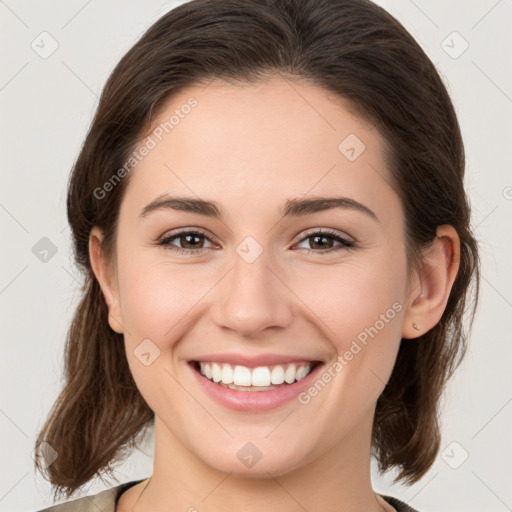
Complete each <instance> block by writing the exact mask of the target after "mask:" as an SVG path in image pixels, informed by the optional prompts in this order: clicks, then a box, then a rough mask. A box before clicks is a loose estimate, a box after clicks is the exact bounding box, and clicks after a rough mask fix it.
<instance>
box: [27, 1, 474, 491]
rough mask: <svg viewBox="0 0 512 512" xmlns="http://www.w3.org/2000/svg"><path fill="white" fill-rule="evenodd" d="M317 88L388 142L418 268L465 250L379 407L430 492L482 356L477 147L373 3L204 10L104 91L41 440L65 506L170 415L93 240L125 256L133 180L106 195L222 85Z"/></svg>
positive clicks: (378, 446) (417, 56)
mask: <svg viewBox="0 0 512 512" xmlns="http://www.w3.org/2000/svg"><path fill="white" fill-rule="evenodd" d="M276 74H279V75H281V76H285V75H286V76H287V77H289V79H301V80H308V81H310V82H311V83H312V84H314V85H317V86H319V87H322V88H324V89H326V90H328V91H331V92H334V93H335V94H337V95H338V97H340V98H343V99H345V100H348V104H349V105H350V106H351V107H352V108H353V109H354V111H355V112H357V113H358V114H359V115H361V116H362V117H363V118H365V119H367V120H369V121H371V122H372V123H374V124H375V125H376V126H377V128H378V129H379V131H380V133H381V135H382V137H383V138H384V140H385V141H386V143H387V144H386V145H387V148H388V154H387V163H388V167H389V170H390V172H391V175H392V179H393V183H394V186H395V189H396V191H397V193H398V194H399V196H400V198H401V201H402V205H403V208H404V213H405V218H406V222H405V224H406V225H405V234H406V248H407V256H408V260H407V261H408V271H409V275H411V272H412V269H413V268H415V269H419V264H420V262H421V256H420V255H421V252H420V249H421V248H423V247H425V246H427V245H428V244H429V243H431V242H432V240H433V239H434V237H435V233H436V228H437V227H438V226H440V225H443V224H450V225H452V226H453V227H454V228H455V229H456V231H457V233H458V235H459V237H460V267H459V271H458V274H457V276H456V279H455V282H454V284H453V287H452V289H451V292H450V296H449V300H448V303H447V306H446V309H445V311H444V313H443V316H442V318H441V320H440V321H439V322H438V323H437V325H436V326H435V327H433V328H432V329H431V330H429V331H428V332H426V333H425V334H423V335H422V336H420V337H419V338H418V339H417V340H414V341H409V340H405V341H404V340H402V342H401V346H400V349H399V353H398V357H397V360H396V364H395V367H394V369H393V373H392V375H391V378H390V380H389V382H388V384H387V386H386V387H385V389H384V391H383V393H382V395H381V396H380V397H379V399H378V402H377V408H376V414H375V419H374V428H373V441H372V447H373V450H374V455H375V456H376V458H377V461H378V464H379V469H380V471H386V470H389V469H391V468H396V469H397V470H398V476H397V478H396V479H395V481H397V480H403V481H404V482H406V483H409V484H410V483H414V482H415V481H417V480H418V479H419V478H420V477H421V476H423V475H424V474H425V472H426V471H427V470H428V469H429V467H430V466H431V465H432V463H433V461H434V459H435V457H436V455H437V453H438V451H439V445H440V433H439V425H438V413H439V411H438V403H439V399H440V397H441V394H442V391H443V389H444V386H445V383H446V381H447V379H448V378H449V377H450V376H451V374H452V373H453V371H454V370H455V368H456V367H457V366H458V364H459V363H460V360H461V359H462V356H463V355H464V352H465V350H466V343H467V341H466V340H467V334H466V331H465V329H464V327H463V315H464V310H465V307H466V301H467V294H468V292H469V288H470V284H471V282H472V280H473V279H474V281H475V284H476V290H475V300H474V303H473V309H472V314H471V324H470V326H472V324H473V319H474V315H475V310H476V304H477V300H478V290H479V279H480V271H479V265H480V264H479V256H478V250H477V242H476V240H475V238H474V237H473V235H472V233H471V229H470V225H469V223H470V207H469V203H468V200H467V197H466V194H465V190H464V185H463V178H464V166H465V163H464V148H463V143H462V138H461V134H460V129H459V125H458V122H457V118H456V115H455V111H454V108H453V105H452V102H451V100H450V98H449V95H448V93H447V91H446V89H445V87H444V85H443V83H442V81H441V79H440V76H439V74H438V73H437V71H436V69H435V67H434V65H433V64H432V62H431V61H430V60H429V58H428V57H427V55H426V54H425V53H424V52H423V50H422V49H421V48H420V46H419V45H418V44H417V43H416V41H415V40H414V39H413V38H412V36H411V35H410V34H409V33H408V32H407V31H406V30H405V28H404V27H403V26H402V25H401V24H400V23H399V22H398V21H397V20H395V18H393V17H392V16H391V15H390V14H388V13H387V12H386V11H385V10H384V9H382V8H380V7H378V6H377V5H375V4H373V3H372V2H370V1H368V0H214V1H212V0H193V1H191V2H188V3H185V4H182V5H180V6H178V7H176V8H175V9H173V10H171V11H170V12H168V13H167V14H165V15H164V16H163V17H161V18H160V19H159V20H158V21H157V22H156V23H155V24H154V25H153V26H151V27H150V28H149V29H148V30H147V31H146V33H145V34H144V35H143V36H142V38H141V39H140V40H139V41H138V42H137V43H136V44H135V45H134V46H133V47H132V48H131V49H130V50H129V51H128V53H127V54H126V55H125V56H124V57H123V58H122V59H121V61H120V62H119V63H118V65H117V66H116V68H115V69H114V71H113V72H112V74H111V75H110V77H109V78H108V81H107V83H106V85H105V87H104V90H103V93H102V95H101V99H100V102H99V105H98V109H97V111H96V114H95V117H94V119H93V121H92V124H91V127H90V129H89V132H88V134H87V137H86V139H85V142H84V144H83V147H82V149H81V151H80V154H79V156H78V159H77V160H76V162H75V164H74V168H73V170H72V174H71V176H70V181H69V189H68V202H67V208H68V220H69V223H70V225H71V229H72V232H73V243H74V253H75V258H76V261H77V263H78V265H79V266H80V267H81V270H82V272H83V275H84V284H83V288H82V292H83V297H82V299H81V302H80V304H79V306H78V307H77V309H76V313H75V315H74V318H73V321H72V324H71V327H70V330H69V333H68V337H67V341H66V354H65V385H64V388H63V390H62V392H61V394H60V396H59V397H58V399H57V400H56V402H55V404H54V406H53V408H52V411H51V412H50V414H49V417H48V419H47V421H46V423H45V425H44V427H43V428H42V429H41V431H40V433H39V436H38V438H37V441H36V446H38V445H39V444H40V443H42V442H43V441H46V442H47V443H49V445H50V446H51V447H52V448H53V449H54V450H56V451H57V453H58V458H57V459H56V460H55V461H54V462H53V463H52V464H51V465H49V466H48V467H47V468H44V467H43V465H42V463H41V461H40V460H39V458H38V459H37V460H36V467H37V469H38V470H39V471H41V472H43V471H46V473H47V475H45V477H46V478H47V479H48V480H49V481H50V482H51V483H52V484H53V486H54V492H55V494H54V495H55V496H56V495H58V494H64V495H65V496H67V497H70V496H71V495H72V494H73V493H74V492H75V491H76V490H77V489H78V488H79V487H81V486H83V485H84V484H85V483H87V482H88V481H89V480H90V479H92V478H93V477H94V476H100V478H101V475H102V474H103V473H105V472H109V473H111V472H112V471H113V470H112V467H111V464H112V463H113V462H118V461H120V460H122V459H123V457H124V456H125V453H127V452H128V451H129V450H130V449H132V448H133V447H135V446H136V445H137V441H138V439H140V436H141V435H142V433H143V432H144V430H145V428H146V427H148V425H150V424H151V423H152V422H153V421H154V412H153V411H152V410H151V409H150V408H149V406H148V405H147V404H146V402H145V401H144V399H143V398H142V396H141V394H140V393H139V391H138V389H137V387H136V385H135V382H134V380H133V378H132V375H131V372H130V369H129V366H128V363H127V358H126V354H125V349H124V343H123V336H122V335H120V334H117V333H115V332H113V331H112V330H111V329H110V327H109V324H108V320H107V306H106V304H105V301H104V297H103V295H102V293H101V289H100V287H99V285H98V283H97V281H96V279H95V277H94V274H93V272H92V270H91V264H90V261H89V253H88V241H89V234H90V231H91V228H92V227H93V226H99V227H100V228H102V229H103V231H104V234H105V238H104V246H103V247H104V250H105V252H106V254H107V255H108V256H109V257H111V255H112V254H113V251H115V238H116V229H117V220H118V214H119V207H120V204H121V201H122V198H123V191H124V190H125V188H126V186H127V183H128V182H129V179H130V175H127V176H126V177H124V178H123V179H122V180H120V182H119V183H118V184H117V185H116V186H115V187H113V188H112V190H111V191H109V194H108V198H107V199H106V200H103V199H99V198H98V197H97V195H96V194H95V193H94V191H95V190H98V189H100V188H102V187H103V185H104V184H105V183H106V182H107V181H108V180H109V179H110V178H111V177H112V175H113V174H114V172H115V171H116V170H117V169H120V168H121V167H122V166H123V164H124V163H125V162H126V160H127V157H128V155H129V154H130V153H131V152H132V151H133V149H134V147H135V146H136V143H137V141H138V140H140V138H141V134H143V133H145V130H147V129H148V127H149V126H151V118H152V116H153V115H156V114H157V113H158V112H159V109H161V108H162V106H163V104H164V102H166V101H167V100H168V99H169V98H171V97H172V95H173V94H175V93H177V92H179V91H180V90H182V89H184V88H186V87H187V86H191V85H197V84H199V83H207V81H208V80H210V79H213V78H221V79H225V80H231V81H233V82H240V83H243V82H246V83H252V82H255V81H257V80H264V79H265V78H268V77H271V76H273V75H274V76H275V75H276Z"/></svg>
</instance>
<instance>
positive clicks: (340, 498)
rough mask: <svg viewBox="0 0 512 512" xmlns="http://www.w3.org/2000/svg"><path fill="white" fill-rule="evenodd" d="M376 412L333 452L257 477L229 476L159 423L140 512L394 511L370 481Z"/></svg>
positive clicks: (138, 502) (136, 509) (136, 511)
mask: <svg viewBox="0 0 512 512" xmlns="http://www.w3.org/2000/svg"><path fill="white" fill-rule="evenodd" d="M372 412H373V411H370V413H369V416H368V418H367V420H366V421H365V422H364V427H362V426H361V424H359V425H358V428H357V429H353V431H351V432H350V433H349V434H348V435H347V436H345V437H344V438H343V439H342V441H341V442H339V443H338V444H337V445H335V446H333V447H332V448H331V449H329V450H328V451H327V452H325V453H323V454H322V455H320V456H318V457H317V458H316V459H314V460H311V461H309V462H308V463H307V464H305V465H303V466H301V467H298V468H295V469H293V470H292V471H289V472H286V473H284V474H278V473H277V472H273V473H272V472H266V475H267V476H266V477H262V478H254V477H246V476H240V475H236V474H235V473H233V472H232V473H224V472H221V471H217V470H216V469H215V468H212V467H211V466H209V465H207V464H205V463H204V462H203V461H202V460H201V459H199V458H198V457H196V456H195V455H194V454H193V453H191V452H190V451H189V450H188V449H187V448H186V447H185V446H184V445H183V444H182V443H180V442H179V440H178V439H177V438H176V437H175V436H174V435H173V434H172V433H171V432H170V431H169V430H168V429H167V428H166V426H165V425H164V424H163V423H162V422H161V421H160V420H159V419H158V417H157V418H156V420H155V457H154V468H153V475H152V476H151V479H150V481H149V483H148V485H147V486H146V487H145V488H144V490H143V492H142V494H141V495H139V497H138V499H137V500H136V505H135V506H134V507H133V510H134V512H146V511H149V510H151V511H153V512H164V511H165V512H174V511H190V512H197V511H200V512H216V511H219V510H238V509H240V504H241V503H243V510H244V512H256V511H258V512H259V511H261V510H265V512H296V511H297V510H308V511H309V512H316V511H322V512H331V511H332V512H340V511H343V512H356V511H357V512H359V511H361V510H365V511H368V512H382V511H383V510H386V511H393V510H394V509H393V507H391V506H390V505H389V504H387V503H385V502H384V501H383V500H382V498H380V497H377V496H376V495H375V493H374V492H373V489H372V486H371V477H370V441H371V421H372V419H373V415H372V414H371V413H372Z"/></svg>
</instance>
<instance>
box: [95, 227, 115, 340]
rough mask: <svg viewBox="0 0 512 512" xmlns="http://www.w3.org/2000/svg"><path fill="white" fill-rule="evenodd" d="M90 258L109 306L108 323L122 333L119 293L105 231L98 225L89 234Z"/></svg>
mask: <svg viewBox="0 0 512 512" xmlns="http://www.w3.org/2000/svg"><path fill="white" fill-rule="evenodd" d="M89 259H90V262H91V267H92V271H93V273H94V275H95V277H96V279H97V280H98V283H99V285H100V288H101V291H102V293H103V297H104V299H105V302H106V304H107V307H108V323H109V325H110V328H111V329H112V330H113V331H115V332H117V333H119V334H121V333H123V326H122V322H121V311H120V307H119V293H118V289H117V284H116V279H115V276H114V271H113V267H112V265H111V263H110V262H109V261H107V258H106V256H105V252H104V251H103V232H102V231H101V229H100V228H99V227H97V226H94V227H93V228H92V229H91V233H90V235H89Z"/></svg>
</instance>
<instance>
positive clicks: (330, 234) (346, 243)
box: [158, 229, 356, 255]
mask: <svg viewBox="0 0 512 512" xmlns="http://www.w3.org/2000/svg"><path fill="white" fill-rule="evenodd" d="M184 235H197V236H200V237H204V238H206V239H207V240H208V241H209V242H210V243H212V244H213V243H214V242H213V241H212V240H211V239H210V237H209V236H207V235H206V233H203V232H202V231H194V230H191V231H178V232H177V233H171V234H170V235H168V236H165V237H164V238H162V239H161V240H160V241H159V242H158V245H159V246H163V247H164V249H166V250H170V251H175V252H178V253H180V254H195V255H198V254H202V253H203V252H204V251H206V250H208V249H209V248H208V247H202V248H200V249H183V248H182V247H176V246H173V245H171V244H170V242H171V240H174V239H175V238H179V237H181V236H184ZM314 235H321V236H324V237H326V238H332V239H334V240H335V241H337V242H340V243H341V244H342V245H341V246H338V247H335V248H332V249H329V250H327V251H320V250H316V249H304V250H305V251H306V252H307V253H308V254H311V253H314V254H326V253H328V254H330V253H333V252H338V251H340V250H343V249H345V250H352V249H354V248H355V247H356V243H355V242H352V241H351V240H347V239H345V238H343V237H342V236H340V235H339V234H338V233H337V232H336V231H332V230H330V229H318V230H316V231H311V232H309V233H307V234H306V235H305V236H304V237H303V238H302V239H301V240H299V241H298V242H297V243H301V242H304V241H305V240H307V239H308V238H311V237H313V236H314Z"/></svg>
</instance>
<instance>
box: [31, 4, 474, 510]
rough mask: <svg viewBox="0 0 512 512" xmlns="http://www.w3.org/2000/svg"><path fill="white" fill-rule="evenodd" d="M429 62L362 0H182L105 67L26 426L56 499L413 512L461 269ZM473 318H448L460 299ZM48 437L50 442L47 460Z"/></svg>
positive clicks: (455, 137) (464, 226)
mask: <svg viewBox="0 0 512 512" xmlns="http://www.w3.org/2000/svg"><path fill="white" fill-rule="evenodd" d="M463 177H464V150H463V143H462V140H461V135H460V130H459V126H458V123H457V119H456V116H455V113H454V109H453V106H452V103H451V101H450V98H449V96H448V94H447V91H446V89H445V87H444V86H443V84H442V81H441V79H440V78H439V75H438V73H437V71H436V69H435V67H434V66H433V64H432V63H431V61H430V60H429V59H428V57H427V56H426V55H425V53H424V52H423V51H422V50H421V48H420V47H419V45H418V44H417V43H416V42H415V41H414V39H413V38H412V37H411V36H410V35H409V34H408V33H407V31H406V30H405V29H404V28H403V27H402V26H401V25H400V24H399V23H398V22H397V21H396V20H395V19H394V18H393V17H392V16H390V15H389V14H388V13H386V12H385V11H384V10H383V9H382V8H380V7H378V6H376V5H375V4H373V3H371V2H369V1H366V0H267V1H263V0H218V1H215V2H213V1H208V0H193V1H191V2H189V3H186V4H183V5H180V6H179V7H177V8H175V9H173V10H172V11H170V12H169V13H167V14H166V15H164V16H163V17H162V18H161V19H160V20H159V21H157V22H156V23H155V24H154V25H153V26H152V27H151V28H150V29H149V30H148V31H147V32H146V33H145V34H144V35H143V37H142V38H141V39H140V40H139V41H138V42H137V43H136V44H135V46H134V47H133V48H132V49H131V50H130V51H129V52H128V53H127V54H126V55H125V56H124V57H123V59H122V60H121V61H120V63H119V64H118V65H117V67H116V68H115V70H114V71H113V73H112V74H111V76H110V77H109V79H108V81H107V84H106V86H105V88H104V91H103V94H102V96H101V100H100V104H99V106H98V110H97V112H96V115H95V118H94V120H93V123H92V126H91V128H90V131H89V133H88V134H87V138H86V140H85V143H84V145H83V148H82V150H81V152H80V155H79V157H78V159H77V161H76V163H75V166H74V169H73V172H72V176H71V180H70V183H69V192H68V219H69V222H70V224H71V228H72V231H73V237H74V247H75V256H76V259H77V262H78V263H79V264H80V265H81V267H82V269H83V271H84V275H85V284H84V289H83V298H82V301H81V303H80V305H79V307H78V308H77V311H76V314H75V317H74V319H73V322H72V325H71V327H70V330H69V336H68V340H67V347H66V371H65V375H66V383H65V386H64V389H63V391H62V393H61V395H60V396H59V398H58V400H57V402H56V404H55V406H54V408H53V410H52V411H51V414H50V416H49V419H48V421H47V423H46V424H45V425H44V427H43V429H42V430H41V432H40V434H39V437H38V440H37V446H38V447H40V450H43V449H45V450H46V455H44V454H40V457H39V459H38V460H37V461H36V464H37V466H38V468H39V469H40V470H41V471H43V470H44V471H45V473H46V475H47V478H48V479H49V481H50V482H51V483H52V484H53V486H54V490H55V495H57V494H59V493H60V494H63V495H65V496H66V497H67V498H69V497H70V496H71V495H72V494H73V493H74V492H75V491H76V490H78V489H79V488H80V487H81V486H83V485H84V484H86V483H87V482H89V481H90V480H91V479H92V478H93V477H94V476H97V475H98V476H100V475H102V474H104V473H106V472H107V473H108V472H111V471H112V464H113V463H115V462H117V461H120V460H122V459H123V457H124V456H125V454H126V453H127V450H128V449H131V448H133V447H134V446H136V445H137V442H138V440H139V439H140V438H141V436H142V435H143V434H144V432H145V431H146V428H147V427H150V426H154V429H155V452H154V468H153V473H152V475H151V476H150V477H149V478H148V479H145V480H137V481H131V482H127V483H126V484H122V485H119V486H117V487H113V488H111V489H108V490H106V491H104V492H102V493H98V494H97V495H95V496H94V497H86V498H81V499H78V500H73V501H70V502H68V503H65V504H63V505H61V506H60V507H59V506H56V507H51V508H49V509H46V510H49V511H58V510H97V509H98V508H99V509H100V510H103V511H117V512H127V511H131V510H133V511H135V512H149V511H152V512H159V511H160V510H162V511H164V510H165V511H169V510H188V511H193V510H199V511H201V512H202V511H221V510H244V511H253V510H262V509H264V510H267V511H268V512H272V511H277V510H279V511H295V510H308V511H311V512H312V511H317V510H323V511H324V510H328V511H335V510H343V511H345V512H346V511H363V510H364V511H365V512H368V511H371V512H373V511H375V512H377V511H384V510H385V511H394V510H396V511H411V510H413V509H412V508H411V507H409V506H408V505H406V504H405V503H403V502H402V501H400V500H399V499H397V498H393V497H390V496H383V495H380V494H378V493H375V492H374V491H373V489H372V485H371V479H370V456H371V455H374V456H375V457H376V459H377V462H378V464H379V469H380V471H382V472H384V471H387V470H390V469H395V470H396V471H397V480H398V481H402V482H404V483H408V484H411V483H414V482H416V481H418V480H419V479H420V478H421V477H422V476H423V475H424V474H425V473H426V471H427V470H428V469H429V467H430V466H431V465H432V463H433V461H434V459H435V457H436V454H437V453H438V451H439V445H440V434H439V426H438V402H439V398H440V396H441V393H442V391H443V389H444V386H445V383H446V381H447V379H448V378H449V376H450V375H451V374H452V373H453V371H454V369H455V368H456V366H457V364H458V363H459V362H460V360H461V357H462V356H463V354H464V350H465V346H466V338H467V333H466V332H465V330H464V327H463V325H462V316H463V312H464V309H465V306H466V304H467V302H468V300H469V297H468V295H469V288H470V284H471V282H472V281H473V280H474V281H475V284H476V290H475V300H474V307H473V316H474V308H475V307H476V303H477V298H478V283H479V260H478V250H477V243H476V241H475V239H474V237H473V235H472V233H471V230H470V226H469V224H470V208H469V204H468V200H467V197H466V194H465V190H464V186H463ZM473 316H472V317H471V321H472V319H473ZM55 453H57V454H58V456H57V458H55V455H54V456H53V457H51V454H55Z"/></svg>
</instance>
